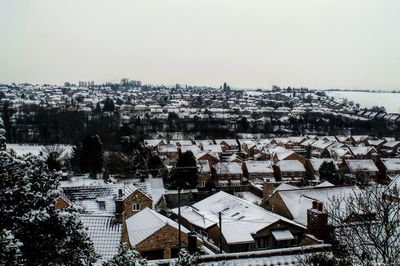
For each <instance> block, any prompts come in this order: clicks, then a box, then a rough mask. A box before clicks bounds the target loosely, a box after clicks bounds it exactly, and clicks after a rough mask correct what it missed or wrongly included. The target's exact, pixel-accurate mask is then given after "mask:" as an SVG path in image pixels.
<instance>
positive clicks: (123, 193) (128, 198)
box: [116, 184, 153, 220]
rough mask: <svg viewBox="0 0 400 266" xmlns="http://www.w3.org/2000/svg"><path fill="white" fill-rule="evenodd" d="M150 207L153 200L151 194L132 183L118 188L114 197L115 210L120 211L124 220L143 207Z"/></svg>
mask: <svg viewBox="0 0 400 266" xmlns="http://www.w3.org/2000/svg"><path fill="white" fill-rule="evenodd" d="M121 204H122V205H121ZM152 207H153V200H152V198H151V196H150V195H148V194H147V193H145V192H143V191H142V190H140V189H138V188H137V187H136V186H135V185H134V184H129V185H127V186H125V187H124V189H119V191H118V197H117V199H116V212H117V213H120V214H121V215H122V216H123V219H124V220H126V219H128V218H129V217H131V216H133V215H135V214H137V213H138V212H140V211H141V210H143V209H145V208H152ZM121 208H122V209H121Z"/></svg>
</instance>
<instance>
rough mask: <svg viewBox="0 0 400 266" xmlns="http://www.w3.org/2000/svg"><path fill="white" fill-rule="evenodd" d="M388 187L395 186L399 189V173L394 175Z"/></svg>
mask: <svg viewBox="0 0 400 266" xmlns="http://www.w3.org/2000/svg"><path fill="white" fill-rule="evenodd" d="M388 188H389V189H394V188H396V189H397V190H400V175H397V176H395V177H394V178H393V179H392V181H390V183H389V185H388Z"/></svg>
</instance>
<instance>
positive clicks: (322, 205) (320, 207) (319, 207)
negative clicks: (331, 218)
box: [318, 202, 324, 212]
mask: <svg viewBox="0 0 400 266" xmlns="http://www.w3.org/2000/svg"><path fill="white" fill-rule="evenodd" d="M318 210H319V211H320V212H322V211H323V210H324V204H323V203H322V202H320V203H318Z"/></svg>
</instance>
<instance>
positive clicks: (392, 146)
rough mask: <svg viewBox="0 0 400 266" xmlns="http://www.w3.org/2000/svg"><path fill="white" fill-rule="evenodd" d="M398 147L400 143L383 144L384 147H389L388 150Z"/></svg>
mask: <svg viewBox="0 0 400 266" xmlns="http://www.w3.org/2000/svg"><path fill="white" fill-rule="evenodd" d="M397 145H400V141H388V142H386V143H385V144H383V146H384V147H388V148H394V147H396V146H397Z"/></svg>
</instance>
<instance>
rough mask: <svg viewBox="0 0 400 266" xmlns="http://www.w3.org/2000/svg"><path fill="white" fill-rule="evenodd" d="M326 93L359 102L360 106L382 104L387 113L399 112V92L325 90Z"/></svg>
mask: <svg viewBox="0 0 400 266" xmlns="http://www.w3.org/2000/svg"><path fill="white" fill-rule="evenodd" d="M326 94H327V95H328V96H330V97H332V96H333V97H335V98H337V99H345V98H346V99H347V100H349V101H353V102H354V103H359V104H360V106H361V107H367V108H371V107H372V106H383V107H385V109H386V112H388V113H400V93H380V92H360V91H327V92H326Z"/></svg>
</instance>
